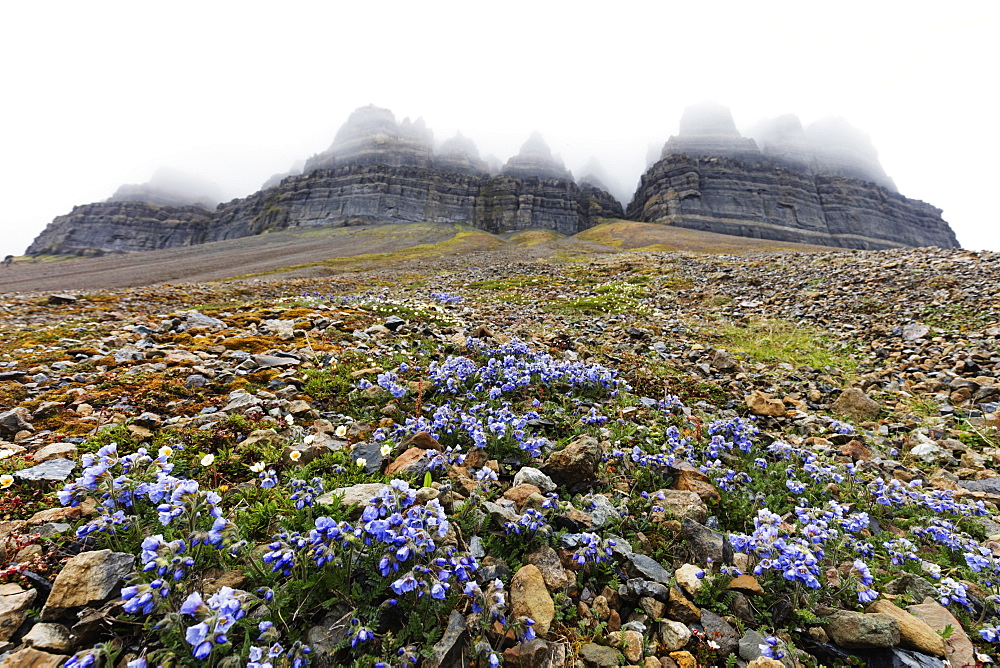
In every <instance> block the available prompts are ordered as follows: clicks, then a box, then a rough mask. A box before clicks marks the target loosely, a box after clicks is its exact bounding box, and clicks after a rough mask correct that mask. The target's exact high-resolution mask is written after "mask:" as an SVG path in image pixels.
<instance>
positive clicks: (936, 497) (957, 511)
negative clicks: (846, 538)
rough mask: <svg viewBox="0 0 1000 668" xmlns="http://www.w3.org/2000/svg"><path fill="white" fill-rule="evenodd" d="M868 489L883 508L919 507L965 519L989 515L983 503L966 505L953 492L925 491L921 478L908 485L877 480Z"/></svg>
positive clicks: (896, 481)
mask: <svg viewBox="0 0 1000 668" xmlns="http://www.w3.org/2000/svg"><path fill="white" fill-rule="evenodd" d="M868 487H869V489H870V490H871V493H872V495H873V496H874V497H875V501H876V503H879V504H881V505H883V506H900V507H902V506H918V507H921V508H926V509H927V510H930V511H931V512H933V513H936V514H938V515H942V514H948V515H961V516H963V517H969V516H982V515H986V514H987V510H986V505H985V504H984V503H983V501H976V502H975V503H964V502H961V501H956V500H955V496H954V494H953V493H952V491H951V490H946V489H930V490H924V489H923V481H922V480H920V479H919V478H917V479H915V480H912V481H910V482H908V483H904V482H901V481H899V480H896V479H895V478H891V479H890V480H888V481H886V480H884V479H883V478H876V479H875V480H872V481H871V482H870V483H868Z"/></svg>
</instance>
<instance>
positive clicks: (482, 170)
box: [434, 132, 490, 175]
mask: <svg viewBox="0 0 1000 668" xmlns="http://www.w3.org/2000/svg"><path fill="white" fill-rule="evenodd" d="M434 160H435V163H436V164H437V167H438V169H440V170H442V171H446V172H458V173H459V174H478V175H486V174H489V172H490V170H489V167H487V165H486V162H485V161H484V160H483V159H481V158H480V157H479V149H478V148H476V143H475V142H474V141H472V140H471V139H469V138H468V137H466V136H465V135H463V134H462V133H461V132H459V133H457V134H456V135H455V136H454V137H452V138H450V139H447V140H445V142H444V143H443V144H441V148H439V149H438V152H437V155H436V156H435V159H434Z"/></svg>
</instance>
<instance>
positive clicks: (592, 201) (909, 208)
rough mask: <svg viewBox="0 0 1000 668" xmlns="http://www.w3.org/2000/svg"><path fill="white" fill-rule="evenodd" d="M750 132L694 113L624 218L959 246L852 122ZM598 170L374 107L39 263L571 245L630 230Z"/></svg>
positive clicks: (67, 226)
mask: <svg viewBox="0 0 1000 668" xmlns="http://www.w3.org/2000/svg"><path fill="white" fill-rule="evenodd" d="M751 134H752V135H753V137H749V136H744V135H742V134H741V133H740V132H739V130H738V129H737V127H736V124H735V122H734V120H733V117H732V114H731V113H730V111H729V109H728V108H726V107H724V106H721V105H717V104H714V103H702V104H700V105H695V106H693V107H689V108H688V109H687V110H686V112H685V113H684V116H683V117H682V119H681V123H680V132H679V133H678V134H677V135H675V136H672V137H670V139H669V140H668V141H667V142H666V144H665V145H664V146H663V148H662V150H661V151H660V154H659V160H657V161H656V162H655V163H653V164H652V165H651V166H650V167H649V168H648V169H647V171H646V173H645V174H644V175H643V176H642V179H641V181H640V184H639V188H638V190H637V191H636V193H635V195H634V196H633V198H632V202H631V204H630V205H629V206H628V210H627V217H628V218H629V219H631V220H634V221H641V222H650V223H659V224H665V225H674V226H679V227H686V228H692V229H697V230H704V231H709V232H716V233H722V234H731V235H738V236H746V237H756V238H761V239H772V240H777V241H792V242H801V243H809V244H818V245H825V246H840V247H846V248H888V247H895V246H940V247H944V248H955V247H958V241H957V239H956V238H955V234H954V232H953V231H952V230H951V228H950V227H949V226H948V224H947V223H946V222H945V221H944V220H943V219H942V218H941V211H940V209H937V208H935V207H933V206H931V205H929V204H926V203H924V202H920V201H917V200H912V199H908V198H906V197H904V196H902V195H901V194H899V193H898V192H897V191H896V188H895V185H894V184H893V182H892V180H891V179H890V178H889V176H888V175H887V174H886V173H885V171H884V170H883V169H882V167H881V165H880V164H879V161H878V155H877V153H876V151H875V149H874V147H873V146H872V144H871V141H870V139H869V138H868V137H867V135H864V134H863V133H861V132H860V131H859V130H857V129H856V128H853V127H851V126H850V125H848V124H847V123H846V122H844V121H842V120H837V119H832V120H826V121H821V122H818V123H814V124H812V125H810V126H808V127H803V126H802V124H801V122H800V121H799V120H798V118H796V117H795V116H782V117H778V118H776V119H771V120H768V121H764V122H762V123H760V124H758V125H757V126H755V128H754V129H753V130H752V131H751ZM654 157H655V156H654ZM601 171H602V170H600V168H599V165H597V164H596V163H594V162H592V163H591V164H588V166H587V167H586V168H585V170H584V175H583V177H582V178H580V179H579V180H575V179H574V177H573V174H572V173H571V172H570V171H569V170H567V169H566V167H565V165H564V164H563V163H562V161H561V160H560V159H559V158H558V157H557V156H554V155H553V154H552V151H551V150H550V149H549V147H548V145H547V144H546V143H545V141H544V140H543V139H542V137H541V135H539V134H538V133H534V134H532V136H531V137H530V138H529V139H528V140H527V141H526V142H525V143H524V145H523V146H522V147H521V150H520V152H519V153H518V154H517V155H515V156H512V157H511V158H510V159H509V160H507V162H506V164H503V165H502V166H501V165H500V164H499V161H498V160H496V159H495V158H493V157H492V156H487V157H486V158H485V159H484V158H481V157H480V155H479V151H478V149H477V148H476V145H475V144H474V143H473V142H472V140H470V139H468V138H467V137H464V136H462V135H461V134H458V135H456V136H454V137H452V138H450V139H448V140H446V141H444V142H443V143H442V144H440V146H437V147H435V142H434V136H433V133H432V132H431V131H430V130H429V129H428V128H427V127H426V125H425V123H424V121H423V120H422V119H417V120H416V121H411V120H410V119H408V118H406V119H403V120H402V121H397V120H396V117H395V116H394V115H393V113H392V112H391V111H389V110H388V109H382V108H379V107H375V106H373V105H369V106H367V107H361V108H359V109H357V110H356V111H354V112H353V113H352V114H351V115H350V117H349V118H348V119H347V122H345V123H344V125H343V126H342V127H341V128H340V129H339V130H338V131H337V133H336V135H335V137H334V140H333V142H332V144H331V145H330V147H329V148H328V149H326V150H325V151H323V152H321V153H318V154H316V155H314V156H312V157H311V158H309V159H308V160H306V161H305V162H304V163H299V164H298V165H296V166H295V167H293V168H292V170H290V171H289V172H288V173H287V174H286V175H275V176H274V177H271V178H270V179H268V182H267V183H266V184H265V187H264V188H263V189H262V190H260V191H258V192H256V193H253V194H252V195H249V196H248V197H244V198H241V199H236V200H232V201H230V202H227V203H224V204H220V205H218V206H216V207H215V208H214V209H213V208H211V207H212V206H214V204H215V201H214V199H213V198H212V197H211V195H210V189H208V188H206V187H202V186H201V185H199V184H198V183H197V182H194V181H192V180H190V179H181V178H179V177H177V176H176V175H174V176H172V177H171V176H170V175H163V174H159V175H158V176H154V178H153V179H152V180H151V181H150V182H149V183H147V184H142V185H138V186H123V187H122V188H120V189H119V190H118V192H116V193H115V195H114V196H113V197H112V198H111V199H109V200H108V201H106V202H99V203H94V204H86V205H81V206H77V207H74V209H73V211H71V212H70V213H69V214H66V215H64V216H59V217H57V218H56V219H54V220H53V221H52V223H50V224H49V225H48V227H46V229H45V230H44V231H43V232H42V233H41V234H39V236H38V237H37V238H36V239H35V241H34V242H33V243H32V244H31V246H30V247H29V248H28V251H27V254H28V255H41V254H73V255H101V254H104V253H113V252H125V251H138V250H150V249H161V248H171V247H177V246H189V245H195V244H201V243H205V242H209V241H219V240H225V239H235V238H239V237H244V236H252V235H257V234H261V233H264V232H270V231H275V230H284V229H296V228H309V227H317V226H341V225H356V224H368V223H375V222H384V223H412V222H429V223H466V224H469V225H472V226H473V227H476V228H479V229H481V230H485V231H487V232H491V233H502V232H509V231H517V230H523V229H529V228H539V229H545V230H553V231H556V232H559V233H561V234H567V235H571V234H576V233H578V232H580V231H582V230H586V229H588V228H590V227H593V226H594V225H597V224H598V223H599V222H600V221H601V220H603V219H606V218H623V217H625V216H626V212H625V211H623V210H622V207H621V204H620V203H619V202H618V201H617V200H616V199H615V197H614V196H612V195H611V194H610V193H609V192H608V191H607V188H606V186H605V185H603V184H604V183H607V181H606V179H605V178H602V176H601Z"/></svg>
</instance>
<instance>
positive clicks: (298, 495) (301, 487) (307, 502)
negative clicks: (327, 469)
mask: <svg viewBox="0 0 1000 668" xmlns="http://www.w3.org/2000/svg"><path fill="white" fill-rule="evenodd" d="M288 487H289V488H291V490H292V494H291V496H289V497H288V500H289V501H292V502H294V503H295V508H296V509H298V510H302V509H303V508H311V507H312V505H313V503H315V502H316V497H317V496H320V495H321V494H323V479H322V478H313V479H312V480H311V481H310V482H306V481H305V480H298V479H293V480H290V481H289V482H288Z"/></svg>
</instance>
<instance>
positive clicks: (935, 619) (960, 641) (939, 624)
mask: <svg viewBox="0 0 1000 668" xmlns="http://www.w3.org/2000/svg"><path fill="white" fill-rule="evenodd" d="M906 611H907V612H909V613H910V614H911V615H913V616H914V617H916V618H918V619H920V620H921V621H923V622H924V623H925V624H927V626H929V627H931V628H932V629H933V630H934V631H935V633H943V632H944V630H945V629H947V628H949V627H951V633H950V635H949V636H948V637H947V638H945V639H944V650H945V658H947V659H948V662H949V663H950V664H951V665H952V666H974V665H976V648H975V647H974V646H973V644H972V641H971V640H969V636H968V634H967V633H966V632H965V629H963V628H962V624H961V622H959V621H958V619H956V618H955V616H954V615H953V614H951V613H950V612H949V611H948V609H947V608H945V607H944V606H942V605H941V604H940V603H938V602H937V601H935V600H934V599H931V598H927V599H924V602H923V603H919V604H917V605H911V606H909V607H908V608H906Z"/></svg>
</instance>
